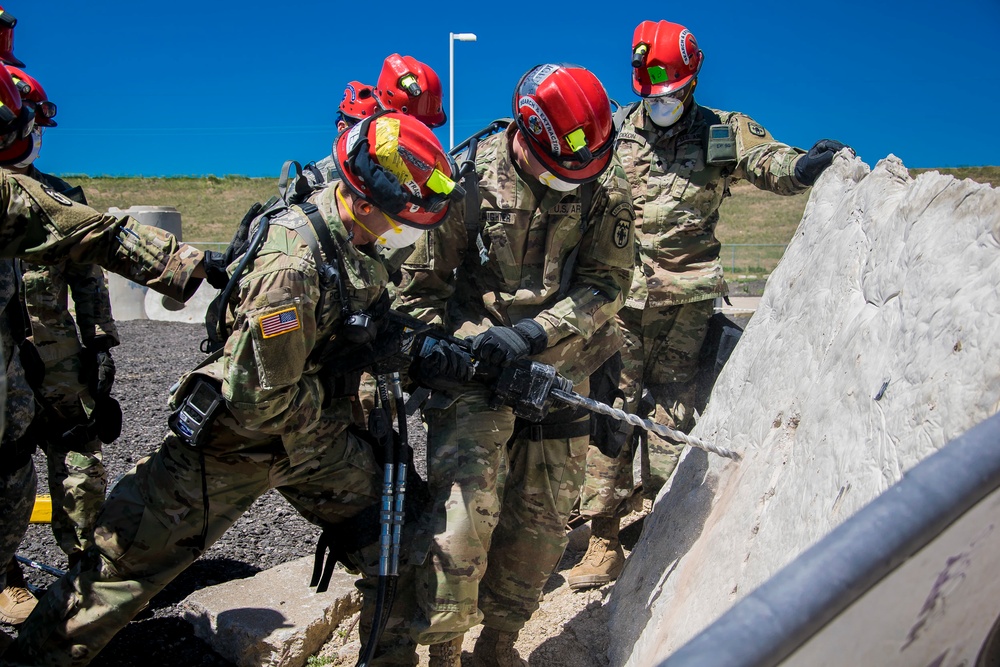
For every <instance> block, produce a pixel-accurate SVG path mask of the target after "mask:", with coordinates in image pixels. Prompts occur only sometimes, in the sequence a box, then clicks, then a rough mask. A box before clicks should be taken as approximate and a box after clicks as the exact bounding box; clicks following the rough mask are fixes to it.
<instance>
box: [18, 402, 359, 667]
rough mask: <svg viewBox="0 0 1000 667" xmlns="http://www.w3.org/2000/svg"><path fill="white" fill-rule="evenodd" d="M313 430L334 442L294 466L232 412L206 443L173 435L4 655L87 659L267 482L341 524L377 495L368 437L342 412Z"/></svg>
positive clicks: (31, 661) (110, 502) (136, 471)
mask: <svg viewBox="0 0 1000 667" xmlns="http://www.w3.org/2000/svg"><path fill="white" fill-rule="evenodd" d="M311 432H312V433H313V434H314V435H315V437H316V438H317V439H320V440H321V441H323V442H327V443H329V446H328V447H324V448H322V449H321V450H320V452H319V453H318V454H317V455H316V456H315V457H314V458H311V459H308V460H306V461H305V462H303V463H300V464H298V465H295V466H292V465H290V463H289V460H288V457H287V455H286V454H285V451H284V449H283V447H282V445H281V441H280V439H279V438H277V437H261V435H260V434H256V433H252V432H248V431H246V430H244V429H242V428H240V427H239V426H238V425H237V424H236V422H235V421H234V420H233V419H232V417H230V416H229V415H228V414H227V413H225V412H223V413H222V416H221V417H219V418H218V420H217V421H216V423H215V424H214V425H213V427H212V430H211V433H210V436H209V439H208V442H207V443H206V444H204V445H203V446H201V447H200V448H194V447H191V446H189V445H187V444H185V443H183V442H182V441H181V440H179V439H178V438H176V437H175V436H173V435H168V436H167V437H166V439H165V440H164V442H163V444H162V445H161V446H160V448H159V449H158V450H157V451H156V452H155V453H154V454H153V455H152V456H150V457H147V458H146V459H143V460H142V461H140V462H139V464H138V465H137V466H136V467H135V468H133V469H132V470H131V471H130V472H128V473H127V474H126V475H125V476H124V477H123V478H122V479H121V481H120V482H119V483H118V484H116V485H115V487H114V489H112V491H111V493H110V495H109V496H108V499H107V501H106V502H105V504H104V508H103V510H102V511H101V514H100V516H99V517H98V521H97V527H96V529H95V539H94V546H93V547H91V548H90V549H88V550H87V551H86V552H85V553H84V557H83V559H82V560H81V562H79V563H77V564H76V565H75V566H74V567H73V568H72V569H71V570H70V572H69V574H68V575H67V576H65V577H63V578H62V579H60V580H59V581H58V582H56V583H55V584H54V585H53V586H52V587H50V588H49V590H48V592H47V593H46V594H45V596H43V598H42V600H41V602H40V603H39V605H38V607H37V608H36V609H35V611H34V612H33V613H32V615H31V617H30V618H29V619H28V620H27V621H26V622H25V624H24V625H23V626H21V630H20V632H19V633H18V637H17V640H16V641H15V643H14V644H12V645H11V647H10V649H9V650H8V651H7V653H5V654H4V656H3V659H4V661H5V662H4V664H5V665H6V664H10V665H20V666H27V665H33V666H36V667H42V666H46V667H48V666H53V665H73V666H79V665H86V664H88V663H89V662H90V661H91V660H92V659H93V658H94V656H96V655H97V653H98V652H99V651H100V650H101V649H102V648H103V647H104V646H105V645H106V644H107V643H108V642H109V641H110V640H111V638H112V637H114V635H115V633H117V632H118V631H119V630H120V629H121V628H122V627H124V626H125V624H127V623H128V622H129V620H131V619H132V617H133V616H135V614H137V613H138V612H139V611H140V610H141V609H142V607H143V605H144V604H146V603H147V602H148V601H149V600H150V599H151V598H152V597H153V596H154V595H155V594H156V593H158V592H159V591H160V590H162V589H163V587H164V586H166V585H167V584H168V583H169V582H170V581H171V580H173V579H174V578H175V577H176V576H177V575H179V574H180V573H181V572H183V571H184V570H185V569H186V568H187V567H188V566H189V565H190V564H191V563H192V562H193V561H194V560H195V559H196V558H198V557H199V556H200V555H201V554H202V553H204V551H205V550H206V549H207V548H208V547H209V546H211V545H212V544H213V543H214V542H215V541H216V540H218V539H219V538H220V537H221V536H222V534H223V533H225V531H226V530H227V529H228V528H229V527H230V526H231V525H232V524H233V523H235V522H236V520H237V519H239V517H240V516H241V515H242V514H243V513H244V512H245V511H246V510H247V509H248V508H249V507H250V505H251V504H252V503H253V502H254V501H255V500H256V499H257V498H259V497H260V496H261V495H263V494H264V493H265V492H266V491H268V490H269V489H272V488H273V489H277V490H278V491H279V492H280V493H281V494H282V495H283V496H284V497H285V498H286V499H287V500H288V501H289V502H290V503H291V504H292V506H293V507H295V509H296V510H298V511H299V512H300V513H302V514H303V516H305V517H306V518H307V519H309V520H310V521H313V522H319V521H326V522H329V523H337V522H339V521H341V520H342V519H344V518H346V517H349V516H352V515H353V514H355V513H357V512H359V511H361V510H362V509H363V508H364V507H366V506H368V505H370V504H371V503H374V502H375V501H376V498H377V495H378V474H377V472H376V465H375V460H374V457H373V456H372V452H371V449H370V447H368V445H367V444H365V443H364V442H362V441H361V440H359V439H358V438H357V437H356V436H354V435H353V434H351V433H349V432H345V431H344V430H343V424H342V423H339V422H335V421H333V420H324V421H323V422H321V424H320V425H319V426H318V427H316V428H314V429H312V431H311ZM203 480H204V483H205V484H206V487H207V488H206V490H205V491H204V492H203V489H202V483H203ZM203 493H207V496H206V495H203ZM206 501H207V505H206ZM206 512H207V516H206ZM303 585H304V584H303Z"/></svg>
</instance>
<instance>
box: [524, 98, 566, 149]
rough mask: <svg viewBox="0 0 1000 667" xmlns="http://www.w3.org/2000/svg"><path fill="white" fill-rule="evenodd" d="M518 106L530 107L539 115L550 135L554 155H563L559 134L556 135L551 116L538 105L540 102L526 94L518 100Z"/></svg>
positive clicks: (546, 131)
mask: <svg viewBox="0 0 1000 667" xmlns="http://www.w3.org/2000/svg"><path fill="white" fill-rule="evenodd" d="M517 106H518V108H520V107H528V108H529V109H531V110H532V111H533V112H534V113H535V115H537V116H538V119H539V120H541V121H542V126H543V127H544V128H545V133H546V134H547V135H549V145H550V146H551V147H552V155H555V156H558V155H561V154H562V152H561V151H560V150H559V136H558V135H556V131H555V128H553V127H552V122H551V121H550V120H549V117H548V116H546V115H545V112H544V111H542V107H540V106H538V102H536V101H535V100H533V99H532V98H530V97H528V96H527V95H525V96H524V97H522V98H521V99H519V100H518V101H517Z"/></svg>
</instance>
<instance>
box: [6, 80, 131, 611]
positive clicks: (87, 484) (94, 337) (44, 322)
mask: <svg viewBox="0 0 1000 667" xmlns="http://www.w3.org/2000/svg"><path fill="white" fill-rule="evenodd" d="M8 69H9V70H10V72H11V74H12V75H13V77H14V82H15V84H17V86H18V88H19V90H20V92H21V98H22V102H26V103H29V104H32V105H33V106H34V108H35V128H34V130H32V132H31V134H30V136H29V137H26V138H24V139H22V140H20V141H17V142H15V143H14V144H12V145H11V146H10V147H9V148H7V149H5V150H3V151H0V165H2V166H4V167H6V168H8V169H10V170H11V171H12V172H14V173H18V174H25V175H27V176H29V177H30V178H33V179H34V180H36V181H38V182H39V183H42V184H43V185H45V186H46V187H48V188H50V189H52V190H53V191H55V192H58V193H61V194H63V195H65V196H66V197H68V198H70V199H73V201H77V202H79V203H81V204H86V203H87V202H86V198H85V197H84V196H83V192H82V190H81V189H80V188H78V187H76V188H74V187H71V186H70V185H69V184H68V183H66V182H65V181H63V180H62V179H59V178H56V177H55V176H51V175H49V174H44V173H42V172H41V171H39V170H38V169H37V168H36V166H35V159H36V158H37V156H38V154H39V149H40V147H41V143H42V132H43V131H44V130H45V129H46V128H49V127H55V126H56V122H55V120H54V117H55V111H56V106H55V105H54V104H53V103H52V102H51V101H50V100H49V99H48V96H47V95H46V93H45V90H44V88H43V87H42V86H41V84H40V83H39V82H38V81H37V80H36V79H35V78H34V77H32V76H31V75H29V74H27V73H25V72H24V71H23V70H21V69H19V68H17V67H13V66H10V67H8ZM21 268H22V270H23V274H24V275H23V277H22V283H23V286H24V300H25V303H26V305H27V311H28V315H29V317H30V330H31V339H30V340H31V342H32V343H33V344H34V346H35V349H36V350H37V351H38V356H39V357H40V359H41V361H42V366H43V371H44V374H43V376H42V384H41V385H40V386H39V387H38V390H37V395H38V403H39V405H38V406H37V409H36V416H35V419H36V428H34V429H33V435H36V436H37V437H38V439H39V440H40V441H41V444H42V447H43V449H44V450H45V454H46V460H47V461H48V480H49V490H50V493H51V496H52V531H53V533H54V534H55V537H56V543H57V544H58V545H59V546H60V548H61V549H62V550H63V551H64V552H65V553H66V555H67V556H68V558H69V562H70V564H73V563H75V562H76V560H77V559H78V558H79V556H80V554H82V552H83V550H84V549H86V548H87V547H88V546H89V545H90V543H91V542H92V541H93V530H94V522H95V521H96V520H97V513H98V512H99V511H100V508H101V505H102V504H103V503H104V495H105V488H106V484H107V482H106V478H105V472H104V464H103V461H102V456H101V441H100V440H99V439H98V437H97V425H98V422H99V420H100V422H101V423H102V425H103V428H102V430H107V429H109V428H110V429H111V430H114V427H113V426H112V424H113V423H114V422H115V421H117V423H118V428H120V423H121V417H120V415H121V411H120V409H119V408H118V406H117V402H115V401H114V399H113V398H111V397H110V393H109V392H110V389H111V382H112V381H113V377H114V364H113V361H112V360H111V356H110V352H109V351H108V350H109V349H110V348H111V347H112V346H114V345H117V344H118V342H119V341H118V331H117V329H116V328H115V323H114V319H112V316H111V299H110V296H109V294H108V289H107V287H106V285H105V281H104V272H103V271H101V269H100V267H98V266H95V265H93V264H90V265H81V264H74V263H71V262H64V263H62V264H60V265H55V266H41V265H31V264H23V265H22V267H21ZM70 291H72V295H73V301H74V305H75V309H76V314H77V319H76V320H74V319H73V316H72V315H71V314H70V312H69V308H68V302H67V299H68V296H69V292H70ZM81 340H82V341H83V347H81V345H80V341H81ZM85 361H86V362H89V363H86V364H85V366H86V367H84V362H85ZM102 371H103V373H104V376H105V378H106V381H105V382H103V383H100V384H101V385H102V386H101V392H100V394H99V395H98V399H99V400H100V401H101V403H100V405H101V407H103V408H104V409H103V410H99V409H96V408H97V407H98V403H97V401H96V400H95V394H97V392H96V391H95V392H93V393H92V392H91V387H93V388H95V389H96V387H97V386H98V384H99V382H98V377H97V376H98V375H99V374H100V373H101V372H102ZM88 385H90V386H89V387H88ZM51 426H58V428H57V429H53V428H50V427H51ZM14 568H18V565H17V563H16V562H14V561H11V563H10V565H9V566H8V572H9V573H10V571H11V570H13V569H14ZM14 577H15V580H16V579H23V577H22V576H21V573H20V572H19V571H18V572H16V573H14ZM5 592H6V591H5ZM29 596H30V597H29ZM11 597H14V598H16V599H19V600H23V602H22V604H21V605H19V607H20V608H19V609H18V611H17V612H16V613H15V612H14V610H8V609H5V608H4V605H3V602H4V601H5V600H3V599H0V616H3V617H11V616H14V617H16V618H21V619H22V620H23V619H24V618H27V614H28V613H30V611H31V608H33V607H34V604H35V602H34V598H33V596H32V595H31V592H30V591H29V590H28V589H27V588H26V587H25V588H23V592H14V594H13V595H12V596H11Z"/></svg>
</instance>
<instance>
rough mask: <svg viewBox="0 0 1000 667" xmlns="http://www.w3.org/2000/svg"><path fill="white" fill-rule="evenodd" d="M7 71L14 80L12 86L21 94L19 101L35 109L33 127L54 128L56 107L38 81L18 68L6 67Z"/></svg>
mask: <svg viewBox="0 0 1000 667" xmlns="http://www.w3.org/2000/svg"><path fill="white" fill-rule="evenodd" d="M7 71H9V72H10V74H11V77H12V78H13V79H14V84H15V85H16V86H17V89H18V91H19V92H20V93H21V101H22V102H28V103H30V104H32V105H33V106H34V108H35V125H37V126H39V127H55V126H56V124H57V123H56V122H55V121H54V120H52V119H53V118H55V117H56V105H55V103H54V102H50V101H49V96H48V95H46V94H45V89H44V88H42V84H40V83H39V82H38V79H36V78H35V77H33V76H31V75H30V74H28V73H27V72H25V71H24V70H23V69H21V68H20V67H13V66H10V65H8V66H7Z"/></svg>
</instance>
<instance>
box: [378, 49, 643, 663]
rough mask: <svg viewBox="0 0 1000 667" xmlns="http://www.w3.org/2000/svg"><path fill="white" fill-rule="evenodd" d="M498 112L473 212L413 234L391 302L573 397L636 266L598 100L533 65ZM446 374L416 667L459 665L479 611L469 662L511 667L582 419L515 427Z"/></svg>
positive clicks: (434, 435) (604, 101)
mask: <svg viewBox="0 0 1000 667" xmlns="http://www.w3.org/2000/svg"><path fill="white" fill-rule="evenodd" d="M514 114H515V117H516V119H517V122H516V124H512V125H510V126H509V127H508V128H507V130H506V131H504V132H503V133H501V134H496V135H493V136H491V137H488V138H486V139H484V140H483V141H482V142H481V143H480V144H479V149H478V152H477V155H476V156H475V166H476V174H477V175H478V195H479V200H480V201H481V206H480V207H479V208H478V209H473V210H465V209H464V208H463V207H456V215H453V216H452V217H450V218H449V219H448V220H447V221H446V223H445V224H444V225H443V226H442V227H440V228H439V229H437V230H435V231H434V232H433V233H431V234H428V235H426V236H425V237H424V238H423V239H422V240H421V242H420V243H418V245H417V249H416V250H415V251H414V253H413V255H411V256H410V259H409V260H408V262H407V263H406V264H404V267H403V283H402V284H401V290H400V293H401V296H400V298H399V300H398V305H397V307H398V308H400V309H401V310H404V311H406V312H408V313H410V314H411V315H414V316H416V317H418V318H420V319H422V320H424V321H427V322H434V323H439V324H442V325H443V326H445V327H446V329H448V330H449V331H450V332H453V333H454V334H455V335H457V336H474V339H473V343H472V353H473V356H474V357H476V358H477V359H479V360H480V361H483V362H486V363H487V364H488V365H490V366H494V367H497V366H503V365H506V364H509V363H511V362H514V361H516V360H518V359H523V358H531V359H536V360H539V361H542V362H544V363H548V364H552V365H554V366H555V367H556V368H557V369H558V370H559V372H560V373H562V374H564V375H565V376H567V377H569V378H570V379H571V380H573V381H574V382H577V383H580V384H581V386H582V388H583V391H586V384H587V378H588V376H589V374H590V373H591V372H592V371H593V370H594V368H596V367H597V366H598V365H600V364H601V363H602V362H603V361H604V359H605V358H607V357H608V356H610V355H611V354H612V352H613V350H614V349H615V348H616V347H617V345H618V344H619V342H620V338H619V336H618V332H617V329H616V328H615V327H614V326H613V318H614V314H615V312H616V311H617V310H618V309H619V308H620V307H621V305H622V303H623V300H624V296H625V294H626V291H627V289H628V286H629V284H630V280H631V273H632V266H633V262H634V250H633V239H634V236H633V229H632V221H633V217H634V214H633V211H632V205H631V198H630V197H629V195H628V190H627V183H626V182H625V180H624V178H623V174H622V172H621V168H620V166H618V165H617V164H616V163H614V162H613V151H612V150H611V148H612V144H613V139H614V129H613V124H612V122H611V112H610V106H609V101H608V98H607V94H606V93H605V91H604V88H603V87H602V86H601V84H600V82H599V81H598V80H597V78H596V77H595V76H594V75H593V74H592V73H591V72H589V71H587V70H586V69H584V68H582V67H577V66H570V65H565V66H564V65H542V66H538V67H535V68H534V69H532V70H530V71H529V72H528V73H526V74H525V75H524V77H523V78H522V79H521V82H520V83H519V84H518V86H517V88H516V89H515V94H514ZM611 165H614V166H613V167H611V168H610V169H609V166H611ZM602 174H604V175H605V177H604V179H603V181H602V182H601V183H598V182H597V179H599V178H600V177H601V175H602ZM461 376H462V373H461V372H459V373H457V374H456V376H455V377H456V378H457V380H458V381H457V382H456V384H455V386H453V387H451V388H449V389H443V390H438V391H435V392H434V393H433V394H432V396H431V398H430V400H429V402H428V403H427V405H426V406H425V408H424V418H425V420H426V421H427V425H428V446H427V447H428V466H427V468H428V477H429V479H428V481H429V486H430V492H431V495H432V506H431V508H430V511H429V512H428V513H427V515H426V517H425V519H426V520H425V521H424V522H423V524H422V525H421V527H420V528H418V537H417V538H416V541H415V545H414V547H413V552H412V554H411V561H412V562H413V563H414V564H415V567H416V577H417V582H416V600H417V607H418V609H419V611H418V613H417V614H416V618H414V619H413V622H412V632H413V636H414V638H415V639H416V640H417V641H418V642H419V643H422V644H430V645H431V647H430V656H431V662H430V664H431V665H432V667H445V666H447V667H457V666H458V665H460V664H461V661H460V654H461V646H462V637H463V635H464V634H465V632H466V630H468V629H469V628H471V627H473V626H475V625H476V624H478V623H479V622H480V621H481V622H482V623H483V625H484V626H485V627H484V628H483V631H482V634H481V635H480V637H479V640H478V641H477V644H476V648H475V652H474V661H475V664H476V665H481V666H484V665H524V664H526V663H525V662H524V661H523V660H521V658H520V657H519V656H518V654H517V652H516V651H515V650H514V642H515V640H516V638H517V634H518V632H519V631H520V629H521V628H522V627H523V625H524V624H525V623H526V622H527V621H528V619H529V618H530V617H531V615H532V614H533V613H534V611H535V610H536V609H537V608H538V602H539V598H540V595H541V592H542V587H543V586H544V584H545V582H546V581H547V580H548V578H549V576H550V575H551V573H552V572H553V571H554V569H555V567H556V565H557V564H558V561H559V558H560V556H561V555H562V553H563V550H564V548H565V546H566V537H565V530H564V526H565V521H566V519H567V518H568V516H569V512H570V510H571V509H572V507H573V504H574V503H575V502H576V498H577V496H578V495H579V490H580V484H581V482H582V480H583V466H584V461H585V456H586V447H587V442H588V437H587V434H588V433H589V430H588V426H587V424H588V420H587V417H586V416H581V415H578V414H573V413H570V412H568V411H557V412H555V413H553V414H551V415H549V417H548V418H547V419H546V423H544V424H529V423H522V421H521V420H518V419H515V416H514V414H513V413H512V411H511V409H510V408H506V407H504V408H500V409H499V410H493V409H491V408H490V407H489V405H490V393H489V392H488V391H487V390H485V389H484V388H483V387H482V386H480V385H475V384H472V383H468V382H461V380H462V379H468V378H462V377H461ZM504 466H506V479H505V481H503V482H501V480H500V477H501V474H502V473H501V470H502V469H503V468H504ZM501 484H502V486H503V493H501V490H500V489H501ZM487 563H488V565H487Z"/></svg>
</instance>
